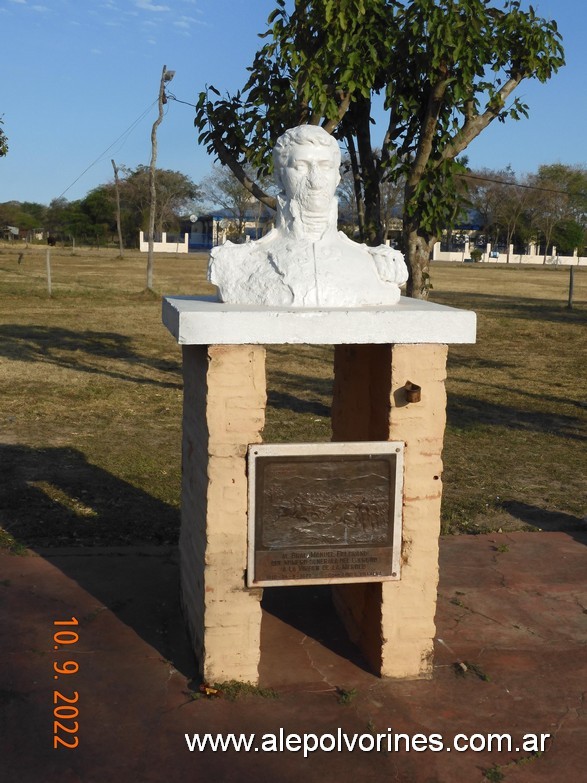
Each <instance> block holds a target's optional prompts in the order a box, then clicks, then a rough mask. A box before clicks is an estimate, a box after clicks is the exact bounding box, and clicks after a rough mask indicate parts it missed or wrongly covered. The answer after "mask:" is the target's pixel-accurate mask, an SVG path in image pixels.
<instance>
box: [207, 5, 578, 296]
mask: <svg viewBox="0 0 587 783" xmlns="http://www.w3.org/2000/svg"><path fill="white" fill-rule="evenodd" d="M261 37H262V38H264V39H266V43H265V44H264V45H263V46H262V47H261V48H260V49H259V51H258V52H257V54H256V56H255V58H254V61H253V64H252V66H251V67H250V68H249V71H250V77H249V80H248V81H247V83H246V84H245V85H244V88H243V90H242V91H239V92H237V93H235V94H234V95H229V94H227V95H225V96H223V95H221V94H220V92H219V91H218V90H217V89H216V88H215V87H212V86H211V87H209V88H208V89H207V90H206V91H205V92H202V93H201V94H200V96H199V100H198V103H197V109H196V117H195V125H196V127H197V128H198V130H199V132H200V133H199V141H200V143H202V144H205V145H206V148H207V149H208V151H209V152H210V153H212V154H214V155H216V156H217V157H218V158H219V159H220V160H222V162H224V163H228V164H229V165H230V167H231V169H232V170H233V172H235V173H237V175H239V177H240V175H241V174H243V175H244V171H243V166H244V164H245V163H248V164H250V165H252V166H253V167H254V168H255V169H256V170H258V171H259V172H261V173H262V174H263V175H264V174H267V173H268V172H269V171H270V169H271V157H270V151H271V149H272V147H273V144H274V142H275V140H276V138H277V137H278V136H279V135H280V134H281V133H283V131H284V130H285V129H286V128H288V127H292V126H294V125H298V124H302V123H306V122H310V123H314V124H322V125H323V126H324V127H325V128H326V129H327V130H328V131H329V132H333V133H335V135H337V137H338V138H340V139H341V140H344V141H345V142H346V144H347V148H348V150H349V152H351V151H353V152H356V162H355V161H354V162H353V169H354V173H355V174H356V175H357V178H358V180H359V181H360V183H361V189H360V190H361V192H360V193H359V195H358V198H359V199H362V202H363V210H362V211H363V212H364V214H365V220H364V232H365V239H366V240H368V241H370V242H371V243H378V242H380V241H381V239H382V227H381V217H380V214H381V211H380V206H379V202H380V200H381V195H380V188H381V185H382V183H383V182H384V181H386V180H387V181H391V182H393V181H396V182H398V181H400V180H402V179H405V182H406V185H405V213H406V214H405V217H406V223H405V225H406V228H405V234H406V248H405V249H406V251H407V253H408V259H407V260H408V265H409V266H410V267H411V271H412V272H414V271H415V268H416V267H417V266H419V267H420V271H419V273H418V275H413V277H414V279H416V277H417V285H416V286H415V287H414V286H412V288H413V290H412V293H413V294H414V295H418V290H419V289H420V287H421V271H422V269H425V267H426V265H427V261H428V258H427V255H428V254H427V252H424V250H423V248H429V247H430V245H431V243H432V242H433V241H434V239H435V237H436V236H437V235H438V233H439V232H440V231H441V230H442V229H444V228H446V227H448V226H449V225H450V224H451V222H452V221H454V219H455V216H456V215H457V214H458V211H459V206H460V202H461V200H462V197H463V192H462V188H459V187H457V185H456V180H455V174H456V173H458V172H459V171H460V170H461V166H460V164H459V163H458V162H457V161H456V158H457V156H458V155H459V154H460V153H462V152H463V150H465V149H466V147H467V145H468V144H469V143H470V142H471V141H472V140H473V139H474V138H475V137H476V136H478V135H479V133H481V132H482V131H483V130H484V128H486V127H487V126H488V125H489V123H490V122H492V121H493V120H494V119H499V120H500V121H505V120H506V119H508V118H511V119H519V118H520V117H523V116H527V112H528V107H527V106H526V105H525V104H523V103H522V102H521V101H520V100H519V99H514V100H513V101H510V96H511V94H512V92H513V91H514V89H515V88H516V87H517V85H518V84H519V83H520V82H521V81H522V80H523V79H527V78H536V79H538V80H539V81H542V82H543V81H546V80H547V79H548V78H550V76H551V75H552V74H553V73H554V72H556V71H557V70H558V68H560V67H561V66H562V65H563V64H564V57H563V50H562V47H561V43H560V41H561V39H560V35H559V33H558V30H557V27H556V24H555V22H551V21H548V20H545V19H541V18H539V17H538V16H537V15H536V13H535V11H534V10H533V8H532V7H529V9H528V10H527V11H524V10H522V8H521V3H520V2H519V0H507V1H506V2H505V4H500V5H499V6H495V5H491V4H490V0H411V1H410V2H407V1H406V2H398V0H336V1H335V0H294V1H293V3H286V1H285V0H276V8H275V9H274V10H273V12H272V13H271V15H270V17H269V20H268V29H267V30H266V32H265V33H264V34H263V35H262V36H261ZM375 95H381V96H382V97H383V100H384V109H385V111H386V113H387V125H386V127H385V130H384V138H383V141H382V143H381V144H380V145H378V146H379V148H380V149H381V152H380V153H378V152H377V151H376V148H375V146H374V145H373V144H372V141H371V130H372V129H371V124H372V100H373V98H374V96H375ZM351 157H352V156H351ZM241 181H242V180H241ZM359 213H361V209H359ZM410 236H411V237H414V238H415V237H418V238H419V241H417V242H416V241H409V237H410ZM415 248H419V249H418V250H417V251H416V250H415ZM416 289H418V290H416Z"/></svg>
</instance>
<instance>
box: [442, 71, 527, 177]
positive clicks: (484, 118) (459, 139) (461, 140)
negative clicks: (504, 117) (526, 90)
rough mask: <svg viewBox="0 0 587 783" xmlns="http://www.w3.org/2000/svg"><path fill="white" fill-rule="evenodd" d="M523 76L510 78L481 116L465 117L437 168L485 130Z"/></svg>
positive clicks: (454, 156) (522, 74)
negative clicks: (490, 106)
mask: <svg viewBox="0 0 587 783" xmlns="http://www.w3.org/2000/svg"><path fill="white" fill-rule="evenodd" d="M525 76H526V74H525V73H522V72H521V73H517V74H516V75H515V76H512V78H511V79H508V81H507V82H506V83H505V84H504V85H503V87H502V88H501V90H500V91H499V92H498V93H497V95H496V96H495V99H494V100H493V102H492V108H488V109H486V110H485V111H484V112H483V114H477V115H474V116H472V115H471V116H467V119H466V120H465V122H464V124H463V126H462V128H461V129H460V130H459V131H458V133H457V134H456V136H455V137H454V139H453V140H452V141H451V142H450V143H449V144H447V145H446V147H445V148H444V149H443V151H442V156H441V158H440V160H439V161H438V163H437V165H438V166H439V165H440V163H441V162H442V161H443V160H448V159H450V158H456V156H457V155H458V154H459V153H460V152H462V151H463V150H464V149H465V148H466V147H467V146H468V145H469V144H470V143H471V142H472V141H473V139H475V138H477V136H478V135H479V134H480V133H481V131H483V130H485V128H486V127H487V126H488V125H489V123H490V122H491V121H492V120H494V119H495V118H496V117H497V116H498V115H499V113H500V111H501V110H502V109H503V106H504V104H505V102H506V100H507V98H509V96H510V95H511V94H512V92H513V91H514V90H515V89H516V87H517V86H518V84H519V83H520V82H521V81H522V79H524V78H525Z"/></svg>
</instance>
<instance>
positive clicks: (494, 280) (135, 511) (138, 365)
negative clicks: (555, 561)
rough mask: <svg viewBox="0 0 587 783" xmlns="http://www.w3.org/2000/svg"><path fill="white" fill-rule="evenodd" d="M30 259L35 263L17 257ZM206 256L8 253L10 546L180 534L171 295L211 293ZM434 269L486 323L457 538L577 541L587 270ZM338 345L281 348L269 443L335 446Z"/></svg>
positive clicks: (0, 422) (464, 420) (470, 357)
mask: <svg viewBox="0 0 587 783" xmlns="http://www.w3.org/2000/svg"><path fill="white" fill-rule="evenodd" d="M21 254H22V256H21ZM205 267H206V258H205V257H204V256H203V255H202V256H200V255H189V256H187V257H186V256H174V255H168V256H165V255H159V256H156V260H155V286H156V288H157V291H158V294H157V295H152V294H147V293H145V291H144V286H145V276H146V275H145V270H146V255H141V254H139V253H137V252H128V253H126V254H125V257H124V259H122V260H120V259H117V258H116V251H114V250H94V249H92V250H88V249H79V250H77V251H75V253H72V251H71V250H69V249H59V248H54V249H53V250H52V251H51V272H52V293H53V295H52V297H51V298H49V297H48V296H47V287H46V249H45V247H31V248H28V249H23V247H21V246H16V247H15V246H13V245H11V244H8V243H7V244H4V245H0V390H1V395H2V397H1V398H2V407H1V409H0V466H1V474H0V475H1V481H0V545H3V546H5V547H10V548H12V549H13V550H15V551H18V550H19V548H21V547H22V546H23V545H29V546H51V545H59V546H64V545H79V546H91V545H124V544H130V543H139V542H150V543H169V542H174V541H175V540H176V538H177V531H178V524H179V511H178V509H179V493H180V460H181V453H180V452H181V448H180V443H181V431H180V430H181V393H182V383H181V356H180V349H179V348H178V346H177V345H176V344H175V342H174V340H173V339H172V338H171V336H170V335H169V334H168V332H167V330H166V329H165V328H164V327H163V326H162V324H161V317H160V311H161V304H160V295H159V294H168V293H169V294H171V293H174V294H196V293H209V292H210V291H211V288H210V287H209V286H208V285H207V284H206V282H205ZM568 277H569V270H568V268H556V267H551V266H548V267H524V268H519V267H515V266H497V265H491V266H489V265H482V264H467V265H448V264H447V265H442V264H439V265H435V266H434V268H433V272H432V281H433V285H434V289H433V291H432V295H431V299H433V300H434V301H438V302H441V303H443V304H449V305H453V306H455V307H464V308H470V309H474V310H475V311H476V312H477V313H478V319H479V332H478V342H477V344H476V345H474V346H470V345H468V346H452V347H451V348H450V350H449V370H448V382H447V387H448V428H447V434H446V442H445V451H444V462H445V472H444V504H443V526H444V530H445V532H453V533H456V532H479V531H485V530H491V529H499V528H501V529H503V530H512V529H520V528H528V527H529V526H532V527H536V528H541V529H545V530H547V529H579V528H584V527H585V526H586V523H585V521H584V516H585V514H586V510H585V497H586V494H587V493H586V489H587V487H586V484H587V457H586V450H585V435H586V432H585V430H586V427H585V423H586V418H587V416H586V414H587V410H586V407H587V405H586V402H585V389H586V388H587V383H586V375H587V371H586V367H587V361H586V351H585V320H586V315H587V268H578V269H577V270H576V274H575V306H574V308H573V310H568V309H567V307H566V301H567V291H568ZM331 384H332V349H331V348H330V347H329V346H296V347H289V346H275V347H270V348H269V349H268V389H269V392H268V393H269V407H268V411H267V424H266V428H265V440H267V441H269V442H271V441H291V440H303V441H317V440H318V441H323V440H329V439H330V422H329V406H330V397H331Z"/></svg>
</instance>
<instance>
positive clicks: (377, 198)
mask: <svg viewBox="0 0 587 783" xmlns="http://www.w3.org/2000/svg"><path fill="white" fill-rule="evenodd" d="M354 111H355V113H356V116H355V122H356V127H357V149H358V152H359V159H360V162H361V175H362V179H363V199H364V203H365V241H366V242H367V244H368V245H372V246H375V245H380V244H381V243H382V242H383V228H382V225H381V191H380V188H379V185H380V180H381V177H380V174H379V168H378V166H377V159H376V156H375V155H374V153H373V146H372V144H371V101H369V100H367V99H365V98H361V99H359V100H358V101H357V102H356V104H355V107H354Z"/></svg>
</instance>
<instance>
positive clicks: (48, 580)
mask: <svg viewBox="0 0 587 783" xmlns="http://www.w3.org/2000/svg"><path fill="white" fill-rule="evenodd" d="M586 566H587V534H583V533H576V534H574V535H572V536H571V535H569V534H566V533H514V534H492V535H484V536H476V537H469V536H462V537H454V538H445V539H443V540H442V542H441V584H440V588H439V601H438V612H437V633H438V638H437V643H436V652H435V669H434V677H433V678H432V679H431V680H425V681H424V680H423V681H412V682H407V681H386V680H380V679H378V678H377V677H375V676H373V675H372V674H370V673H369V672H368V671H367V670H366V668H365V666H364V664H363V662H362V661H361V659H360V656H359V655H358V654H357V652H356V650H355V649H354V648H353V647H352V645H350V643H349V642H348V640H347V639H346V637H345V635H344V632H343V631H342V629H341V628H340V626H339V624H338V622H337V621H336V618H335V616H334V614H333V612H332V609H331V606H330V603H329V598H328V592H327V590H324V589H322V588H300V587H295V588H273V589H271V590H267V591H266V594H265V611H264V617H263V627H262V656H261V667H260V675H261V681H262V685H266V686H268V685H271V686H273V687H275V688H276V689H277V691H278V693H279V698H277V699H268V698H262V697H260V696H248V697H246V698H242V699H239V700H238V701H236V702H231V701H229V700H228V699H214V700H205V699H200V700H197V701H194V700H192V699H191V697H190V695H189V686H190V682H191V681H192V678H193V677H194V673H195V667H194V665H193V661H192V656H191V653H190V650H189V647H188V644H187V641H186V637H185V633H184V630H183V621H182V618H181V614H180V611H179V605H178V595H177V585H178V573H177V559H176V556H175V552H174V550H173V549H171V548H150V547H143V548H124V549H69V550H44V551H43V552H39V553H33V554H32V555H31V556H28V557H15V556H10V555H6V554H2V555H0V617H1V618H2V622H1V625H0V781H2V783H13V781H14V783H33V782H34V783H37V782H38V781H43V782H46V783H54V782H55V783H57V782H58V781H59V783H74V782H76V783H77V781H80V783H81V782H82V781H83V783H109V781H113V782H114V783H118V782H119V781H120V782H121V783H122V781H131V780H132V781H136V782H137V783H143V782H144V783H150V782H151V781H153V782H154V781H166V783H167V782H169V783H174V781H182V783H184V782H185V781H196V782H198V781H204V780H208V779H211V780H214V781H227V782H229V781H239V783H240V782H241V781H249V780H255V781H259V783H265V782H267V783H270V782H271V783H273V782H274V781H283V782H284V783H288V782H289V781H292V783H293V781H300V780H303V781H309V782H310V783H311V782H312V781H337V782H338V781H340V783H346V781H349V783H350V781H353V783H354V782H355V781H365V782H366V783H369V782H370V781H385V783H394V782H395V781H400V782H401V783H449V782H450V783H454V782H455V781H456V782H458V783H461V782H462V783H476V781H479V782H480V783H482V781H485V780H500V779H501V780H504V781H506V782H507V783H527V782H528V783H533V782H534V781H536V783H538V782H539V781H540V782H542V781H544V782H545V783H546V781H548V783H552V782H553V781H562V780H565V779H567V778H568V779H571V780H573V781H576V783H580V781H582V780H586V779H587V773H585V770H584V768H585V763H584V756H585V750H584V746H585V741H586V739H587V715H586V706H585V691H587V644H586V643H587V583H586V573H587V572H586ZM72 616H75V617H76V618H77V619H78V620H79V626H78V629H79V641H78V642H77V643H75V644H73V645H71V646H70V647H67V648H66V649H67V652H65V651H62V650H60V651H57V652H56V651H54V649H53V648H54V643H53V638H52V637H53V633H54V632H55V626H54V625H53V623H54V621H56V620H66V619H69V618H71V617H72ZM64 627H65V626H64ZM67 659H70V660H73V661H76V662H77V663H78V664H79V671H78V672H76V673H74V674H70V675H65V674H62V675H59V680H54V679H53V678H54V676H55V672H54V669H53V663H54V662H55V661H58V662H63V661H64V660H67ZM455 664H456V667H455ZM459 664H463V665H462V666H460V665H459ZM457 672H460V673H457ZM192 684H193V683H192ZM56 688H59V689H61V692H62V693H63V694H64V695H65V696H68V695H71V694H72V693H73V692H74V691H77V692H78V694H79V701H78V706H79V717H78V718H77V719H76V720H77V721H78V723H79V730H78V736H79V746H78V747H77V748H75V749H71V750H69V749H67V748H64V747H59V748H57V749H54V748H53V734H52V732H53V714H52V711H53V708H54V704H53V698H54V696H53V694H54V690H55V689H56ZM337 689H344V690H346V691H351V692H352V691H355V693H354V694H353V693H351V695H352V698H351V702H350V704H347V705H345V704H341V703H340V700H339V698H340V694H339V693H337ZM64 722H65V724H67V725H68V726H70V727H71V726H72V723H71V721H70V722H69V723H68V721H67V720H65V721H64ZM280 728H282V729H284V731H285V733H286V734H287V733H297V734H303V733H304V732H306V733H313V734H316V735H320V734H333V735H334V736H335V740H337V737H338V735H337V732H338V730H339V729H340V730H341V731H343V732H346V733H347V734H348V735H353V734H355V733H357V734H358V735H367V734H373V733H380V734H386V735H387V733H388V731H393V732H396V733H397V732H404V733H407V734H411V735H414V734H425V735H430V734H441V735H443V739H444V742H445V746H447V747H448V746H451V743H452V740H453V738H454V737H455V735H456V734H458V733H463V734H468V735H472V734H477V735H480V734H488V733H496V734H505V733H510V734H511V735H512V737H513V748H512V750H511V751H508V750H505V749H504V750H502V751H501V752H500V751H498V750H493V751H492V752H489V751H487V750H484V751H481V752H477V753H475V752H473V751H471V750H467V751H465V752H459V751H457V750H455V749H454V748H452V747H451V751H452V752H448V750H447V749H445V750H443V751H439V752H433V751H432V750H425V751H416V750H410V751H405V750H399V751H393V750H392V751H391V752H388V751H387V750H385V749H384V750H381V751H379V752H378V751H377V750H373V751H371V752H361V751H360V750H357V749H355V750H353V751H352V752H351V751H349V750H343V751H342V752H338V751H336V750H334V751H332V752H327V751H325V750H322V751H321V750H317V751H315V752H313V753H311V754H310V755H309V756H308V758H304V757H303V755H302V753H301V752H300V751H298V752H294V751H290V752H288V751H283V752H279V751H277V752H262V751H254V750H251V751H249V752H245V751H240V752H236V751H234V750H231V751H229V752H224V753H222V752H216V753H214V752H212V751H211V750H209V749H208V750H206V751H204V752H200V751H194V752H190V751H189V750H188V747H187V744H186V741H185V737H184V735H185V734H186V733H187V734H189V735H193V734H194V733H196V732H199V733H205V732H212V733H217V732H225V733H226V732H235V733H240V732H246V733H253V732H254V733H256V735H257V740H256V741H257V744H258V745H260V738H261V735H262V734H269V733H272V734H277V735H278V734H279V730H280ZM529 733H536V734H540V733H544V734H549V735H551V736H550V737H549V738H548V739H547V741H546V742H545V748H546V749H545V752H544V753H543V754H542V755H540V756H533V755H532V754H530V753H528V752H524V751H523V750H521V749H520V750H516V747H520V740H521V738H522V736H523V735H524V734H529ZM60 736H62V737H64V738H66V739H67V738H68V737H70V736H72V735H67V734H65V732H63V731H62V730H60ZM266 739H267V738H266ZM311 741H312V740H310V742H311ZM324 742H325V743H326V746H327V747H328V742H329V740H328V739H326V740H324ZM361 742H362V744H363V746H364V747H369V745H370V742H371V740H370V739H369V737H363V739H362V740H361ZM386 742H387V739H386V738H384V739H383V741H382V744H383V747H384V748H385V747H386ZM474 742H479V743H480V742H481V738H479V737H477V738H476V739H475V740H474ZM492 768H493V769H492ZM490 769H492V772H491V773H490V774H489V773H488V772H487V771H488V770H490ZM488 775H489V777H488ZM500 775H501V776H502V777H501V778H500V777H499V776H500Z"/></svg>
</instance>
